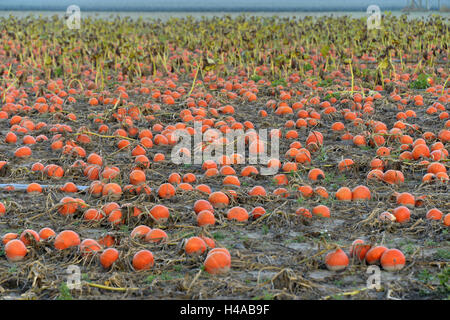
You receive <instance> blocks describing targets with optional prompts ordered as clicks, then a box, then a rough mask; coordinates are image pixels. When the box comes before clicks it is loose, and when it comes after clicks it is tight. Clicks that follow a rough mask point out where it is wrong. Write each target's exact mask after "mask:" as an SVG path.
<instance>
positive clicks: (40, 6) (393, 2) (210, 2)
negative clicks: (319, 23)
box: [0, 0, 450, 11]
mask: <svg viewBox="0 0 450 320" xmlns="http://www.w3.org/2000/svg"><path fill="white" fill-rule="evenodd" d="M423 1H424V2H425V0H423ZM429 1H430V3H431V4H432V5H433V7H437V3H438V0H429ZM406 3H407V0H190V1H189V0H0V10H63V11H65V9H66V8H67V7H68V6H69V5H71V4H75V5H78V6H79V7H80V8H81V10H130V11H131V10H135V11H140V10H158V9H160V10H161V9H162V10H177V9H178V10H214V9H219V10H224V9H230V10H232V9H235V10H239V9H245V10H250V11H251V10H252V9H253V10H269V9H272V10H283V9H284V10H293V9H304V10H324V11H328V10H337V9H342V10H348V9H353V10H365V9H366V8H367V7H368V6H369V5H371V4H376V5H378V6H379V7H380V9H381V10H395V9H401V8H403V7H404V6H405V5H406ZM441 4H444V5H447V6H450V0H441Z"/></svg>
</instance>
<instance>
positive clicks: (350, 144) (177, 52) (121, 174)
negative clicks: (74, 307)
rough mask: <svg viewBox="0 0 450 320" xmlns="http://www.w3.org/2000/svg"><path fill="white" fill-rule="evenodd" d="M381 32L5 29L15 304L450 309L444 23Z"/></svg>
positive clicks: (8, 236) (118, 23) (388, 26)
mask: <svg viewBox="0 0 450 320" xmlns="http://www.w3.org/2000/svg"><path fill="white" fill-rule="evenodd" d="M383 19H384V20H383V26H384V27H383V28H382V29H380V30H367V26H366V20H365V19H354V18H350V17H337V18H331V17H319V18H310V17H307V18H304V19H301V20H300V19H289V18H283V19H278V18H276V17H273V18H261V17H250V18H248V17H247V18H245V17H237V18H233V19H231V18H230V17H223V18H213V19H201V20H194V19H190V18H186V19H178V18H177V19H175V18H174V19H169V20H168V21H166V22H158V21H154V20H150V21H147V20H136V21H133V20H129V19H119V18H116V19H109V20H101V19H94V18H89V19H83V20H82V21H81V26H82V28H81V29H79V30H71V29H69V28H67V26H66V25H65V22H64V21H63V20H62V19H57V18H55V19H51V18H33V17H28V18H26V19H22V20H17V19H15V18H13V17H10V18H1V19H0V72H1V78H0V81H1V82H0V99H1V101H0V106H1V108H0V184H1V187H2V188H1V191H0V236H2V237H3V238H2V239H3V244H2V245H1V251H0V298H1V299H39V300H54V299H60V300H65V299H93V300H96V299H254V300H263V299H376V300H384V299H394V300H395V299H448V297H449V277H450V269H449V261H450V236H449V234H448V231H449V225H450V196H449V194H450V193H449V177H448V169H449V167H450V163H449V160H448V159H449V157H448V150H449V146H450V120H449V103H448V102H449V97H450V95H449V94H450V90H449V86H450V83H449V61H448V53H449V48H448V43H450V41H449V40H450V39H449V38H450V37H449V30H448V28H449V27H448V19H446V18H443V17H440V16H435V17H433V18H429V19H427V20H420V19H412V20H407V19H406V18H405V17H403V16H402V17H392V16H389V15H383ZM324 26H325V27H324ZM331 31H333V32H331ZM398 35H402V36H401V37H400V36H398ZM177 129H179V130H185V131H184V132H188V134H189V135H190V136H194V133H195V129H197V131H196V132H197V133H198V135H199V136H200V140H195V139H193V142H192V143H191V144H190V145H189V148H188V149H187V150H184V152H186V153H187V154H190V155H192V157H193V155H194V154H196V152H198V151H199V150H204V151H208V150H210V149H211V148H212V149H214V148H215V149H214V150H215V152H216V153H215V154H216V155H218V154H219V152H218V150H219V148H223V147H225V146H228V145H230V144H232V146H233V147H234V142H233V140H230V139H228V140H227V139H226V133H227V132H228V133H229V132H234V133H236V131H237V130H242V132H243V136H242V139H243V142H244V144H245V152H244V153H242V152H241V150H239V149H236V150H235V149H234V148H232V149H233V150H234V151H233V152H232V153H231V154H227V156H228V157H218V156H217V158H216V159H215V161H214V162H213V161H210V162H207V161H202V162H200V163H194V161H193V159H192V161H190V162H185V163H181V164H180V163H175V162H174V161H173V156H172V152H173V150H175V148H176V147H177V145H178V144H177V140H176V138H175V132H176V130H177ZM264 130H266V131H264ZM200 131H201V132H200ZM201 133H203V135H202V134H201ZM264 133H267V134H268V135H267V136H266V137H265V136H264ZM208 134H209V135H208ZM275 136H277V137H279V144H277V145H274V144H271V141H272V140H274V139H273V138H274V137H275ZM259 143H261V145H259ZM276 146H278V147H279V156H275V157H273V156H272V153H271V152H268V158H267V159H263V160H264V161H262V160H261V158H260V161H258V162H257V163H251V160H252V159H251V156H254V155H259V156H260V157H261V156H262V155H263V154H264V151H269V150H270V151H274V150H275V147H276ZM237 147H238V146H237V145H236V148H237ZM28 148H29V149H28ZM262 149H264V150H262ZM27 151H28V152H29V153H28V154H27ZM239 159H242V163H239V161H238V160H239ZM269 159H270V162H269V161H268V160H269ZM203 160H206V158H204V159H203ZM277 160H278V161H279V162H278V161H277ZM344 160H348V161H347V162H345V163H343V161H344ZM38 163H39V164H40V165H39V164H38ZM278 164H279V166H278ZM270 166H272V168H276V170H274V171H275V174H270V175H265V174H263V172H264V171H263V170H264V169H267V168H268V167H270ZM252 167H253V168H252ZM208 168H210V169H208ZM207 169H208V170H207ZM252 170H254V172H253V171H252ZM319 170H320V171H319ZM247 171H249V172H251V174H247V173H246V172H247ZM252 172H253V173H252ZM255 172H256V173H255ZM176 174H178V175H179V176H177V175H176ZM316 174H317V176H316ZM32 183H35V184H38V185H37V186H34V187H37V189H34V190H31V189H30V184H32ZM39 185H40V186H41V187H43V188H42V190H39ZM168 185H171V186H172V187H170V186H169V187H168ZM32 186H33V185H32ZM199 186H200V187H199ZM257 186H259V187H260V188H259V189H258V190H256V189H254V188H255V187H257ZM359 186H364V187H366V188H362V187H359ZM197 187H199V188H197ZM343 187H347V188H349V190H350V191H349V192H350V193H347V194H346V195H345V196H346V197H349V198H341V193H339V192H338V191H343V190H341V188H343ZM108 188H111V189H108ZM114 188H118V189H119V190H118V191H117V190H115V189H114ZM171 188H173V191H174V192H173V193H171ZM36 190H37V191H36ZM108 190H110V191H108ZM33 191H34V192H33ZM355 191H356V192H355ZM215 192H221V193H223V194H222V196H224V197H225V198H226V199H227V201H228V203H225V204H223V206H220V204H222V203H221V202H220V201H216V199H215V198H214V199H213V197H211V196H210V194H212V193H215ZM258 192H260V193H258ZM366 192H368V193H366ZM359 196H360V197H361V199H358V197H359ZM343 197H344V196H343ZM199 200H207V201H209V202H210V203H211V204H212V207H211V209H207V210H206V211H209V212H210V213H212V214H211V216H213V221H212V222H210V220H208V221H209V224H205V225H202V224H203V223H202V221H203V220H201V219H199V216H200V212H202V211H204V208H202V209H201V210H196V209H197V207H196V204H197V203H198V202H197V201H199ZM219 200H220V199H219ZM111 203H115V204H117V206H115V207H113V208H112V207H111V205H110V204H111ZM2 204H3V206H4V208H2ZM107 204H109V205H110V206H109V207H107V206H106V205H107ZM235 207H238V208H239V209H243V210H240V211H239V214H238V213H237V211H236V217H237V218H235V219H233V218H232V213H230V210H231V209H232V208H235ZM257 207H262V210H263V211H262V213H260V214H258V212H255V211H253V210H254V209H255V208H257ZM403 207H404V208H403ZM157 209H158V210H159V211H158V210H157ZM166 209H167V210H166ZM320 210H322V211H320ZM166 212H168V216H165V214H166ZM233 213H234V212H233ZM328 213H329V214H328ZM205 215H206V214H205ZM209 217H210V216H209ZM205 219H206V218H205ZM205 221H206V220H205ZM138 226H147V227H148V229H147V228H142V227H141V228H142V230H146V231H145V232H143V233H142V234H140V235H137V236H135V233H133V236H132V232H133V231H134V230H135V232H138V231H137V230H136V229H135V228H136V227H138ZM43 228H50V229H51V230H50V231H54V234H50V235H49V236H48V235H47V236H48V237H47V236H45V235H44V234H45V232H42V229H43ZM30 230H31V231H30ZM65 230H71V231H74V232H75V233H76V235H77V236H78V237H79V238H78V240H77V239H75V242H73V243H71V244H68V243H66V242H61V238H60V239H58V236H60V235H61V232H63V231H65ZM149 230H158V232H160V230H162V231H164V232H165V236H166V237H162V236H161V234H162V233H159V235H158V236H157V238H156V241H152V238H151V237H149V236H148V235H149V232H148V231H149ZM33 231H34V233H36V234H37V237H34V236H33ZM44 231H45V230H44ZM47 231H49V230H47ZM63 235H64V234H63ZM61 237H62V235H61ZM193 237H203V240H206V241H205V242H204V243H203V246H204V247H201V248H200V249H198V248H197V247H195V248H194V249H192V250H193V251H197V250H199V252H198V253H197V254H196V253H195V252H194V254H192V253H190V251H189V250H190V249H188V247H189V246H186V244H187V243H188V240H189V239H191V238H193ZM86 239H87V240H89V239H91V240H92V241H91V242H90V243H89V244H88V242H89V241H88V242H86ZM357 239H360V240H363V241H362V242H361V243H359V245H354V248H353V250H352V248H351V247H352V244H353V243H354V241H355V240H357ZM153 240H155V239H153ZM159 240H160V241H159ZM203 240H201V242H203ZM14 241H15V242H14ZM67 241H68V240H67ZM208 241H209V242H208ZM8 243H10V245H9V247H8ZM12 244H13V245H14V246H16V247H13V245H12ZM86 244H87V245H86ZM22 246H23V248H22ZM376 246H384V247H386V249H398V250H399V251H401V253H402V254H403V256H404V265H403V266H402V264H403V263H402V261H401V256H395V257H394V258H392V259H390V257H389V256H388V254H387V253H386V252H387V250H386V251H385V252H384V254H383V255H381V254H380V256H378V258H377V259H375V261H372V262H371V263H372V264H373V265H374V266H375V267H372V268H375V269H372V268H371V269H368V268H369V266H370V265H371V263H370V261H369V260H368V259H369V258H368V257H367V256H366V251H364V253H361V252H363V250H367V249H369V248H373V247H376ZM213 247H216V248H225V249H226V250H225V251H228V252H229V254H230V257H231V258H230V260H227V253H224V252H216V253H212V254H209V256H208V252H210V251H211V250H212V248H213ZM108 248H114V249H116V250H117V252H118V258H117V259H112V258H110V257H106V255H103V253H104V252H106V250H107V249H108ZM189 248H191V247H189ZM339 248H341V249H342V250H343V251H342V252H341V251H339V250H337V249H339ZM21 250H22V251H21ZM141 250H147V251H150V252H151V254H152V259H151V261H150V260H148V261H145V259H144V258H140V260H139V261H137V260H138V258H137V257H136V254H137V253H138V252H140V251H141ZM147 251H145V252H147ZM335 251H336V252H341V253H340V254H341V255H340V256H339V259H341V260H339V262H336V263H337V264H336V265H335V264H332V262H330V261H328V260H326V256H327V255H328V254H329V253H332V252H335ZM110 252H112V251H110ZM352 253H353V254H352ZM391 253H392V252H391ZM392 254H393V253H392ZM102 256H103V258H101V257H102ZM209 257H215V258H216V260H214V262H215V263H217V264H218V266H216V265H213V263H212V262H210V263H209V264H208V263H207V258H209ZM345 257H346V258H345ZM383 257H385V258H383ZM102 259H112V260H111V261H110V262H111V266H110V267H105V265H104V263H103V264H102V261H103V262H104V261H106V260H102ZM345 259H348V261H347V262H345V261H344V262H342V261H343V260H345ZM380 259H381V262H380ZM210 260H212V259H210ZM337 260H338V259H337V258H336V261H337ZM107 261H109V260H107ZM327 262H328V263H327ZM389 262H390V263H389ZM380 263H381V265H380ZM141 264H143V265H145V266H144V267H140V266H141ZM333 267H338V268H340V269H342V270H339V271H336V270H333ZM141 268H142V270H138V269H141ZM228 268H229V269H228ZM390 268H397V269H398V270H395V271H392V270H391V271H389V269H390ZM68 270H69V271H71V270H72V271H73V270H75V273H73V274H68ZM368 270H369V272H368ZM371 270H375V271H371ZM214 271H220V272H221V273H219V274H212V273H213V272H214ZM373 272H375V273H373ZM377 275H379V278H378V279H379V287H377V288H373V287H371V286H370V284H371V282H370V279H374V277H376V276H377ZM368 280H369V281H368Z"/></svg>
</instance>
